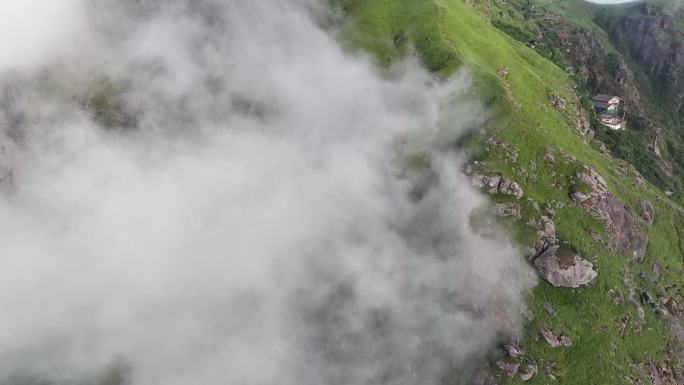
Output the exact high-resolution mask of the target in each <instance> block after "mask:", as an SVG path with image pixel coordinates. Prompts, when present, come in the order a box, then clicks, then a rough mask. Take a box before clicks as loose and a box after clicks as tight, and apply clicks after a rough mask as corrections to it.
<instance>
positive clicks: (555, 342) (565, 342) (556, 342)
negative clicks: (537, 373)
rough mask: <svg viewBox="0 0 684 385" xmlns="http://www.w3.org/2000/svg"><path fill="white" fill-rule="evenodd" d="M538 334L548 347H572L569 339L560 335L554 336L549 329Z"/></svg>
mask: <svg viewBox="0 0 684 385" xmlns="http://www.w3.org/2000/svg"><path fill="white" fill-rule="evenodd" d="M539 334H540V335H541V337H542V338H543V339H544V341H546V343H547V344H549V346H551V347H552V348H558V347H566V348H569V347H571V346H572V340H571V339H570V337H568V336H566V335H564V334H561V335H556V333H554V332H553V331H552V330H551V329H542V330H541V331H539Z"/></svg>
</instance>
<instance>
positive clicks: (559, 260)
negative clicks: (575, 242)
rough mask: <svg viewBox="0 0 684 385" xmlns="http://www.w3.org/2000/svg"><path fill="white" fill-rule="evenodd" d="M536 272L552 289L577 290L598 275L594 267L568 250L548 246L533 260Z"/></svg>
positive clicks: (556, 246)
mask: <svg viewBox="0 0 684 385" xmlns="http://www.w3.org/2000/svg"><path fill="white" fill-rule="evenodd" d="M534 266H535V267H536V268H537V271H538V272H539V274H540V275H541V277H542V278H544V279H545V280H546V281H548V282H549V283H550V284H551V285H553V286H554V287H571V288H577V287H580V286H582V285H586V284H588V283H589V282H591V281H593V280H594V278H596V276H597V275H598V273H597V272H596V271H595V270H594V265H592V264H591V262H589V261H587V260H586V259H584V258H582V257H580V256H578V255H576V254H575V253H573V252H572V251H571V250H569V249H565V248H564V249H562V250H561V248H560V246H558V245H554V246H549V247H548V248H547V249H546V250H544V252H542V253H541V254H540V255H539V256H538V257H537V258H536V259H535V260H534Z"/></svg>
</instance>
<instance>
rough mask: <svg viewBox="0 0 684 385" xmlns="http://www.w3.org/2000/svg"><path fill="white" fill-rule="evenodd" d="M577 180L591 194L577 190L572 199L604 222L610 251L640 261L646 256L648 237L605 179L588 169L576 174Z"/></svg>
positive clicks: (572, 194) (571, 195)
mask: <svg viewBox="0 0 684 385" xmlns="http://www.w3.org/2000/svg"><path fill="white" fill-rule="evenodd" d="M577 179H578V180H579V181H580V182H581V183H583V184H584V185H585V186H586V187H588V188H589V189H590V192H582V191H574V192H572V193H571V194H570V198H572V200H573V201H575V203H577V204H579V205H580V206H582V207H584V208H585V209H586V210H587V211H589V212H590V213H591V214H592V215H594V216H595V217H597V218H600V219H601V220H603V222H604V223H605V224H606V230H607V231H608V233H609V234H610V239H609V242H608V245H609V247H610V248H611V250H613V251H615V252H619V253H623V254H626V255H628V256H630V257H631V258H633V259H634V260H635V261H637V262H641V261H642V260H643V259H644V256H645V255H646V246H647V245H648V237H647V236H646V234H644V232H643V231H642V230H641V229H639V227H638V226H637V223H636V220H635V219H634V217H633V216H632V214H631V213H630V212H629V211H628V210H627V208H626V207H625V205H623V204H622V203H621V202H620V201H619V200H617V198H615V196H613V194H611V193H610V191H608V187H607V184H606V181H605V179H603V177H602V176H601V175H599V174H598V173H597V172H596V171H594V170H592V169H590V168H587V169H586V171H585V172H581V173H578V174H577Z"/></svg>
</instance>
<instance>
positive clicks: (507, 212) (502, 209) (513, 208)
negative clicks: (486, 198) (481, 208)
mask: <svg viewBox="0 0 684 385" xmlns="http://www.w3.org/2000/svg"><path fill="white" fill-rule="evenodd" d="M495 209H496V214H497V215H499V216H501V217H504V218H505V217H513V218H515V219H520V218H521V215H520V205H519V204H517V203H497V204H496V206H495Z"/></svg>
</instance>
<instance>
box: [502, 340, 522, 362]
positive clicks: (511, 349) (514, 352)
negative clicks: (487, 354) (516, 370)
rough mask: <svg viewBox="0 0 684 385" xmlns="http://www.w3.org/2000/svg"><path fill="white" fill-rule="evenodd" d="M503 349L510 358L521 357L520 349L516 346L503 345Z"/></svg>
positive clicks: (510, 344) (511, 344)
mask: <svg viewBox="0 0 684 385" xmlns="http://www.w3.org/2000/svg"><path fill="white" fill-rule="evenodd" d="M503 349H504V351H505V352H506V354H508V356H509V357H511V358H518V357H520V356H522V355H523V351H522V349H520V347H519V346H518V345H516V344H513V343H506V344H504V345H503Z"/></svg>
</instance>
